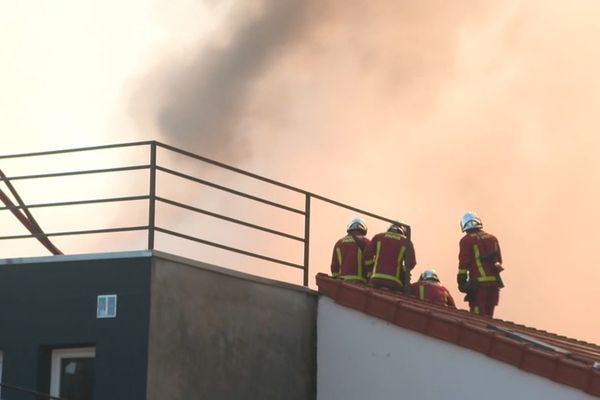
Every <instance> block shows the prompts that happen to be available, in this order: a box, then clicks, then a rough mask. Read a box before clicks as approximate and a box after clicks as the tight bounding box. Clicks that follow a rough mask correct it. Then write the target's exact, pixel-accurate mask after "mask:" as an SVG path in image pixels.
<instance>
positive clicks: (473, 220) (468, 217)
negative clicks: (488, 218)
mask: <svg viewBox="0 0 600 400" xmlns="http://www.w3.org/2000/svg"><path fill="white" fill-rule="evenodd" d="M481 228H483V224H482V223H481V219H480V218H479V217H478V216H477V214H475V213H474V212H473V211H467V212H466V213H464V215H463V216H462V218H461V219H460V229H461V230H462V231H463V232H465V231H468V230H469V229H481Z"/></svg>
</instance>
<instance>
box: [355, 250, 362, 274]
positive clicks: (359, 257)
mask: <svg viewBox="0 0 600 400" xmlns="http://www.w3.org/2000/svg"><path fill="white" fill-rule="evenodd" d="M356 247H357V248H358V251H357V252H356V265H357V268H358V275H359V276H362V274H363V273H362V270H363V266H362V264H363V260H362V259H363V254H362V250H361V249H360V247H358V245H357V246H356Z"/></svg>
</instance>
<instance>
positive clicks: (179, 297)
mask: <svg viewBox="0 0 600 400" xmlns="http://www.w3.org/2000/svg"><path fill="white" fill-rule="evenodd" d="M186 264H190V263H189V262H188V261H185V260H177V259H174V258H172V257H170V259H167V258H161V257H155V258H154V262H153V266H152V283H151V315H150V334H149V364H148V386H147V398H148V399H150V400H169V399H173V400H175V399H178V400H181V399H211V400H219V399H227V400H232V399H261V400H268V399H277V400H279V399H299V400H300V399H301V400H308V399H314V398H315V395H316V383H315V365H316V305H317V297H316V295H315V294H314V292H311V291H309V290H307V289H305V288H302V287H297V286H293V285H287V284H284V283H278V282H274V281H269V280H266V279H261V278H256V277H251V276H248V275H244V274H240V273H235V272H233V271H227V270H223V269H219V268H216V267H212V266H208V265H204V264H200V263H194V265H186Z"/></svg>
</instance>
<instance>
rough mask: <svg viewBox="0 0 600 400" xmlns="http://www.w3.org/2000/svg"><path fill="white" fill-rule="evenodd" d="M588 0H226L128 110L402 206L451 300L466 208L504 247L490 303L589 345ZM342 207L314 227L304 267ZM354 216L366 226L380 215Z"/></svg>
mask: <svg viewBox="0 0 600 400" xmlns="http://www.w3.org/2000/svg"><path fill="white" fill-rule="evenodd" d="M239 3H240V4H242V3H244V2H239ZM598 11H600V5H598V4H597V3H594V2H589V1H583V0H581V1H575V2H570V3H569V4H566V3H564V2H561V1H558V0H554V1H547V2H543V3H537V2H527V1H520V0H512V1H504V2H496V1H480V2H475V3H474V2H471V1H453V2H448V1H442V0H426V1H418V2H416V1H391V0H390V1H378V2H368V1H358V0H357V1H345V2H340V1H334V0H319V1H316V0H314V1H299V0H298V1H296V0H291V1H279V0H271V1H268V0H264V1H262V2H260V6H259V7H258V8H253V9H251V10H249V9H247V8H244V7H242V6H241V5H240V8H239V9H238V12H237V13H234V15H233V16H232V17H231V19H229V20H228V21H226V22H225V23H224V24H223V26H222V31H221V32H220V34H221V35H223V37H224V39H223V38H219V39H221V40H220V41H217V40H216V39H215V38H212V39H213V44H211V45H208V44H207V43H209V42H210V41H206V40H203V41H202V43H203V44H202V45H201V46H200V48H199V50H198V51H197V52H195V53H193V54H192V56H191V57H190V58H189V59H183V60H177V59H174V60H172V63H171V64H169V65H168V67H166V66H162V67H161V68H158V69H157V70H156V71H155V72H154V74H155V75H154V76H155V77H156V79H154V80H153V82H154V83H155V86H154V90H156V91H157V93H159V95H157V96H156V99H155V104H152V106H151V107H148V108H146V109H145V110H144V113H143V114H140V118H141V119H146V120H150V121H151V123H152V124H153V125H154V126H155V127H156V130H157V131H158V133H159V134H160V137H162V138H165V139H166V140H168V141H169V142H170V143H172V144H174V145H176V146H179V147H191V148H193V149H195V150H196V151H198V152H200V153H201V154H204V155H207V156H209V157H212V158H217V159H220V160H223V161H232V160H235V161H240V162H241V160H243V166H245V167H247V168H250V169H252V170H253V171H255V172H257V173H261V174H263V175H267V176H269V177H271V178H274V179H279V180H283V181H286V182H288V183H290V184H292V185H297V186H300V187H303V188H306V189H308V190H311V191H313V192H316V193H320V194H323V195H325V196H328V197H332V198H335V199H337V200H339V201H342V202H344V203H348V204H351V205H355V206H357V207H360V208H364V209H367V210H371V211H373V212H376V213H379V214H384V215H386V216H388V217H392V218H399V219H402V220H405V221H406V222H408V223H409V224H411V225H412V226H413V232H414V242H415V246H416V251H417V259H418V262H419V264H418V267H417V268H418V269H420V268H426V267H434V268H437V269H438V271H439V272H440V275H441V277H442V279H443V281H444V282H443V283H445V284H446V286H448V287H450V288H451V289H452V290H453V293H454V294H455V296H456V297H458V296H459V294H458V292H457V291H456V289H455V287H454V286H455V284H454V276H455V271H456V263H457V244H458V240H459V239H460V232H459V230H458V219H459V217H460V215H461V213H462V212H464V211H467V210H469V209H473V210H475V211H477V212H478V213H479V214H480V215H481V217H482V218H483V221H484V227H485V228H486V229H489V230H490V231H491V232H492V233H495V234H496V235H497V236H498V237H499V238H500V241H501V245H502V249H503V252H504V257H505V264H506V272H505V281H506V284H507V287H506V289H504V290H503V292H502V297H501V300H500V307H499V312H498V314H499V316H500V317H501V318H506V319H512V320H515V321H517V322H521V323H526V324H529V325H534V326H537V327H540V328H545V329H549V330H554V331H558V332H562V333H566V334H569V335H572V336H577V337H581V338H584V339H585V338H587V339H588V340H594V341H596V342H599V341H600V338H599V337H598V336H597V333H593V332H598V331H600V330H599V329H598V328H600V327H599V326H598V324H597V322H593V321H590V320H589V319H588V318H585V317H579V316H578V313H576V312H575V311H574V310H576V309H577V308H578V307H579V306H580V304H581V302H587V303H594V301H595V299H593V298H592V297H593V293H594V292H595V289H594V284H593V282H595V281H597V280H598V279H599V278H600V273H599V272H598V269H597V268H596V266H597V265H599V264H600V255H598V254H597V252H595V251H594V249H593V246H592V243H593V240H594V239H595V234H594V230H595V229H594V227H595V226H596V225H597V224H598V223H600V213H598V211H597V206H596V204H597V203H598V201H600V190H599V189H598V188H597V186H598V185H597V184H596V182H597V180H598V178H599V174H600V162H599V161H598V157H597V154H598V151H599V150H600V136H599V135H597V133H596V132H597V130H598V128H600V121H599V120H598V118H597V109H598V105H599V103H600V97H599V95H598V93H599V91H598V87H599V86H600V77H598V74H597V73H596V71H598V70H599V68H600V50H599V48H598V46H596V45H595V38H597V37H599V34H600V25H598V24H597V23H596V21H595V16H596V15H598ZM215 43H217V44H215ZM250 155H251V156H250ZM352 216H353V215H352V214H348V215H346V216H342V217H340V218H341V219H340V220H338V219H334V218H330V219H327V215H326V214H325V215H324V217H323V220H322V221H320V222H317V223H316V225H315V228H314V229H315V230H318V232H319V233H318V234H321V236H318V234H317V236H315V237H318V240H319V243H317V244H316V245H315V246H314V247H313V248H312V249H313V250H312V251H313V254H314V257H315V260H316V261H315V263H313V264H314V267H316V269H318V270H322V271H327V268H328V261H329V251H330V248H329V247H330V246H331V245H332V243H333V241H334V240H335V239H336V238H337V237H336V235H341V234H342V233H343V227H344V224H345V222H346V221H344V220H343V218H347V219H350V218H351V217H352ZM369 222H370V224H371V227H370V228H371V231H370V234H371V233H372V234H374V233H377V231H378V230H380V229H384V228H385V227H384V226H383V225H381V224H379V223H378V222H376V221H369ZM315 264H316V265H315ZM580 277H585V279H584V281H581V280H580V279H579V278H580ZM573 282H576V286H577V288H576V289H575V288H574V287H573V285H574V284H575V283H573ZM559 293H560V295H557V294H559ZM594 335H596V336H594Z"/></svg>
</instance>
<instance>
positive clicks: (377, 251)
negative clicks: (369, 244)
mask: <svg viewBox="0 0 600 400" xmlns="http://www.w3.org/2000/svg"><path fill="white" fill-rule="evenodd" d="M380 252H381V242H377V248H376V249H375V257H373V264H374V266H373V274H375V272H377V264H378V261H379V253H380Z"/></svg>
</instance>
